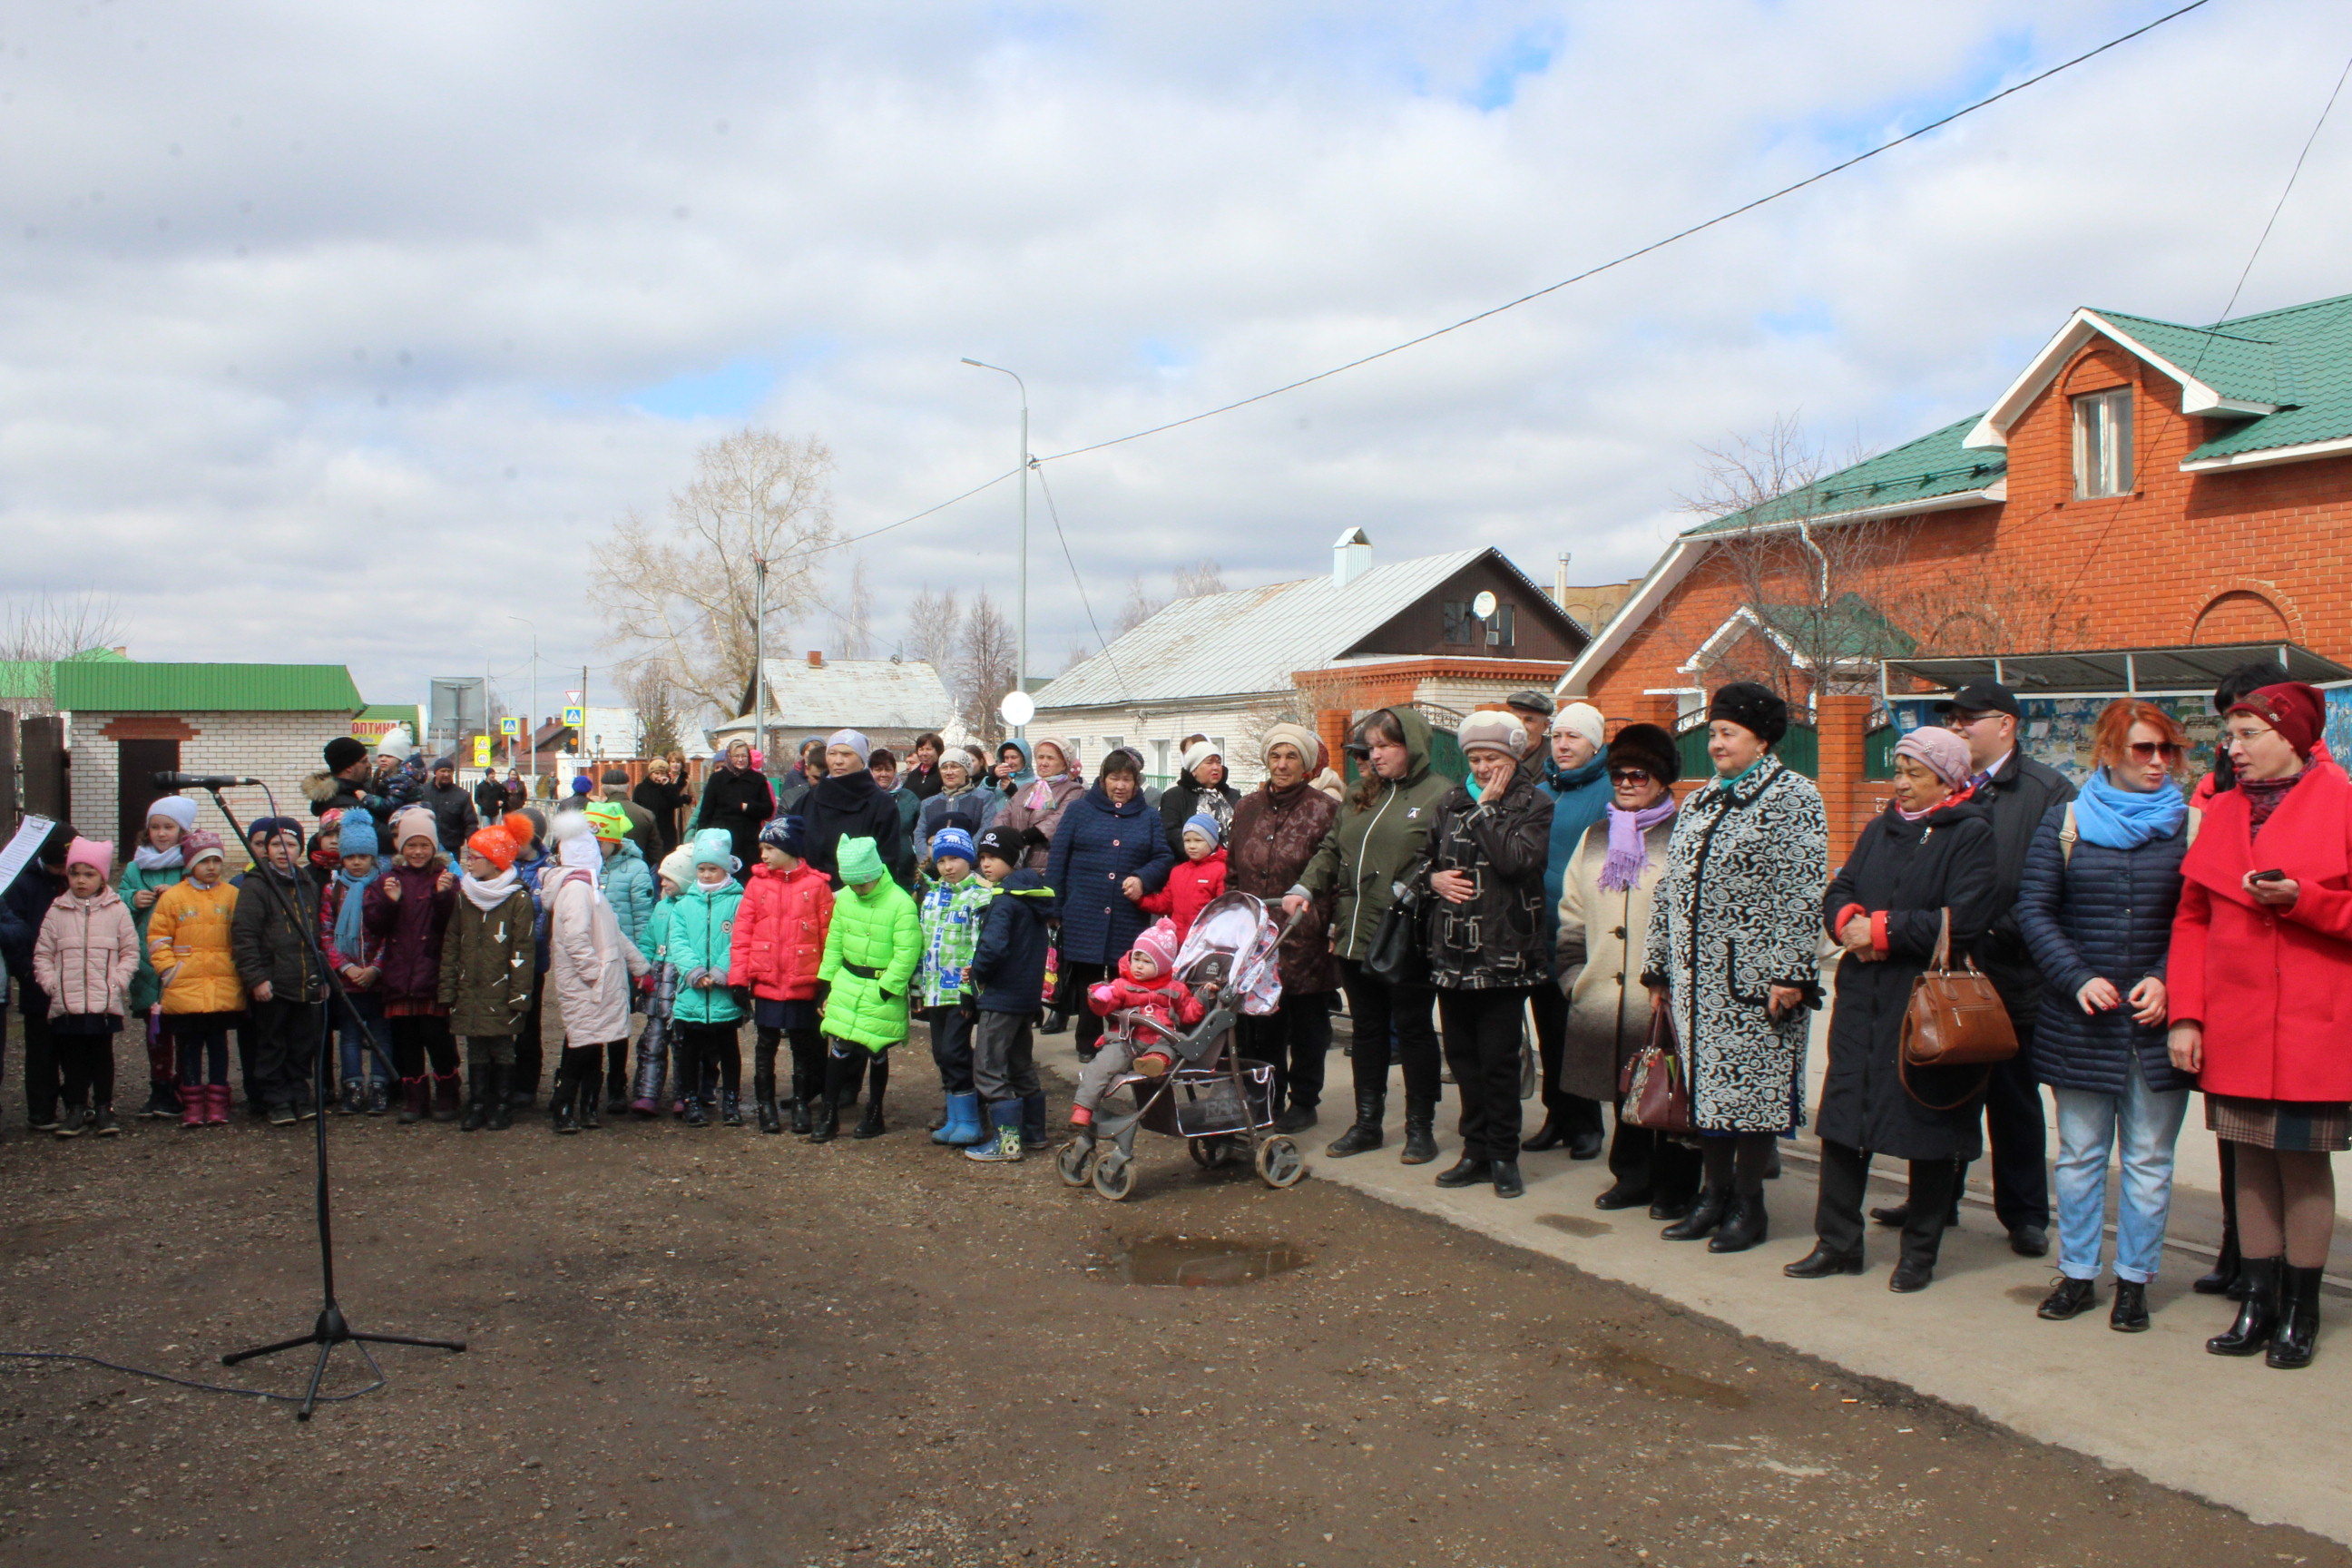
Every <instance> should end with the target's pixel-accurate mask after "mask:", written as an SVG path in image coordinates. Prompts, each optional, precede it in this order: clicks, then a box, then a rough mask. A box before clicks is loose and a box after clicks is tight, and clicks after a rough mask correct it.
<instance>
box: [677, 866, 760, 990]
mask: <svg viewBox="0 0 2352 1568" xmlns="http://www.w3.org/2000/svg"><path fill="white" fill-rule="evenodd" d="M742 902H743V887H742V884H741V883H740V882H734V881H726V882H721V883H719V885H718V886H717V887H705V886H704V885H703V884H702V883H700V882H691V883H688V885H687V886H686V887H685V888H684V889H681V890H680V891H679V893H678V895H677V898H676V899H674V900H671V901H670V904H669V920H668V922H667V925H665V927H664V928H663V930H664V936H663V940H662V952H663V954H664V955H665V957H666V958H667V961H668V962H669V963H671V964H672V965H674V966H675V967H676V968H677V1006H676V1007H675V1008H674V1009H673V1011H672V1012H671V1014H670V1016H672V1017H673V1018H675V1019H677V1021H678V1022H679V1023H681V1024H740V1023H741V1022H742V1021H743V1019H744V1017H745V1016H747V1015H748V1014H749V1013H750V1011H751V1010H750V1009H749V1008H747V1007H745V1006H744V1005H743V1004H742V1003H740V1002H738V1001H737V1000H735V998H734V997H733V996H732V995H731V994H729V991H728V987H727V977H728V975H729V974H730V973H732V972H733V970H734V965H735V953H734V932H735V916H736V913H737V911H738V910H740V908H741V907H742ZM698 969H707V970H709V971H710V974H711V979H712V982H713V984H710V985H709V986H696V985H688V984H687V983H686V979H687V976H688V975H689V974H691V973H694V972H695V971H696V970H698Z"/></svg>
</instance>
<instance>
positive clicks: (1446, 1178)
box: [1437, 1154, 1495, 1187]
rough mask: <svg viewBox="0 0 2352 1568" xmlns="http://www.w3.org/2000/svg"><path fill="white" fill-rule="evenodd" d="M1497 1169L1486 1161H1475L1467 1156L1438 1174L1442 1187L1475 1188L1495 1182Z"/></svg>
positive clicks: (1438, 1182) (1438, 1181)
mask: <svg viewBox="0 0 2352 1568" xmlns="http://www.w3.org/2000/svg"><path fill="white" fill-rule="evenodd" d="M1494 1175H1495V1168H1494V1166H1492V1165H1490V1164H1488V1163H1486V1161H1484V1160H1474V1159H1472V1158H1471V1157H1470V1156H1469V1155H1467V1154H1465V1155H1463V1156H1462V1158H1460V1159H1459V1160H1456V1161H1454V1163H1453V1164H1452V1165H1450V1166H1448V1167H1447V1168H1446V1169H1444V1170H1443V1171H1440V1172H1438V1173H1437V1184H1438V1185H1439V1186H1441V1187H1475V1186H1477V1185H1479V1184H1482V1183H1486V1182H1490V1181H1492V1180H1494Z"/></svg>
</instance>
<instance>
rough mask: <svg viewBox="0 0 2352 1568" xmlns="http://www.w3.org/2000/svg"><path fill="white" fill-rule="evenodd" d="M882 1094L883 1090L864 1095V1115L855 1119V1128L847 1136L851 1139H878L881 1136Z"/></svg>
mask: <svg viewBox="0 0 2352 1568" xmlns="http://www.w3.org/2000/svg"><path fill="white" fill-rule="evenodd" d="M884 1092H885V1091H884V1090H882V1089H875V1090H873V1091H872V1092H871V1093H869V1094H867V1095H866V1114H865V1115H863V1116H861V1117H859V1118H858V1119H857V1125H856V1128H854V1129H853V1130H852V1131H851V1132H850V1134H849V1135H850V1136H851V1137H852V1138H857V1139H866V1138H879V1137H881V1136H882V1133H883V1131H884V1129H883V1126H882V1096H883V1094H884Z"/></svg>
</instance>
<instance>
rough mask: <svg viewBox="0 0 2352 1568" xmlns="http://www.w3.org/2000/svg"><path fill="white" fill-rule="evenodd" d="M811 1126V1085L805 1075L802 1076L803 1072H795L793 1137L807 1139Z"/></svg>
mask: <svg viewBox="0 0 2352 1568" xmlns="http://www.w3.org/2000/svg"><path fill="white" fill-rule="evenodd" d="M810 1126H811V1122H810V1121H809V1085H808V1081H807V1079H806V1078H805V1076H804V1075H803V1074H802V1073H801V1072H799V1071H798V1070H795V1071H794V1072H793V1136H795V1137H799V1138H805V1137H807V1136H808V1135H809V1128H810Z"/></svg>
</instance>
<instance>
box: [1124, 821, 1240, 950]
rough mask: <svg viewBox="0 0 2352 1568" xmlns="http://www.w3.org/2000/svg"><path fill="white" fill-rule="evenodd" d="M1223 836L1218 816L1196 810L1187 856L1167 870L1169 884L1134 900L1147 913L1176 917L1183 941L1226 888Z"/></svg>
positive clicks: (1188, 825)
mask: <svg viewBox="0 0 2352 1568" xmlns="http://www.w3.org/2000/svg"><path fill="white" fill-rule="evenodd" d="M1222 838H1223V835H1222V834H1221V833H1220V832H1219V831H1218V828H1217V819H1216V818H1215V817H1213V816H1210V815H1209V814H1208V813H1207V812H1205V811H1201V812H1195V813H1193V814H1192V816H1188V817H1186V818H1185V819H1184V858H1183V859H1182V860H1181V861H1179V862H1177V865H1176V868H1175V869H1174V870H1173V871H1171V872H1169V873H1168V885H1167V886H1166V887H1164V888H1162V889H1160V890H1159V891H1158V892H1156V893H1147V894H1146V895H1144V896H1143V897H1142V898H1140V899H1138V900H1136V901H1135V902H1136V907H1137V908H1138V909H1139V910H1143V911H1144V912H1145V913H1147V914H1154V915H1166V916H1168V917H1169V918H1170V919H1171V920H1173V921H1175V922H1176V941H1177V942H1179V943H1180V944H1181V942H1183V940H1184V939H1185V938H1186V937H1187V936H1190V935H1191V934H1192V921H1193V920H1194V919H1195V918H1196V917H1197V916H1198V915H1199V914H1200V912H1201V911H1202V910H1204V909H1206V908H1208V906H1209V900H1211V899H1213V898H1215V897H1216V896H1217V895H1218V894H1219V893H1222V892H1223V891H1224V890H1225V847H1224V845H1223V842H1222Z"/></svg>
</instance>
